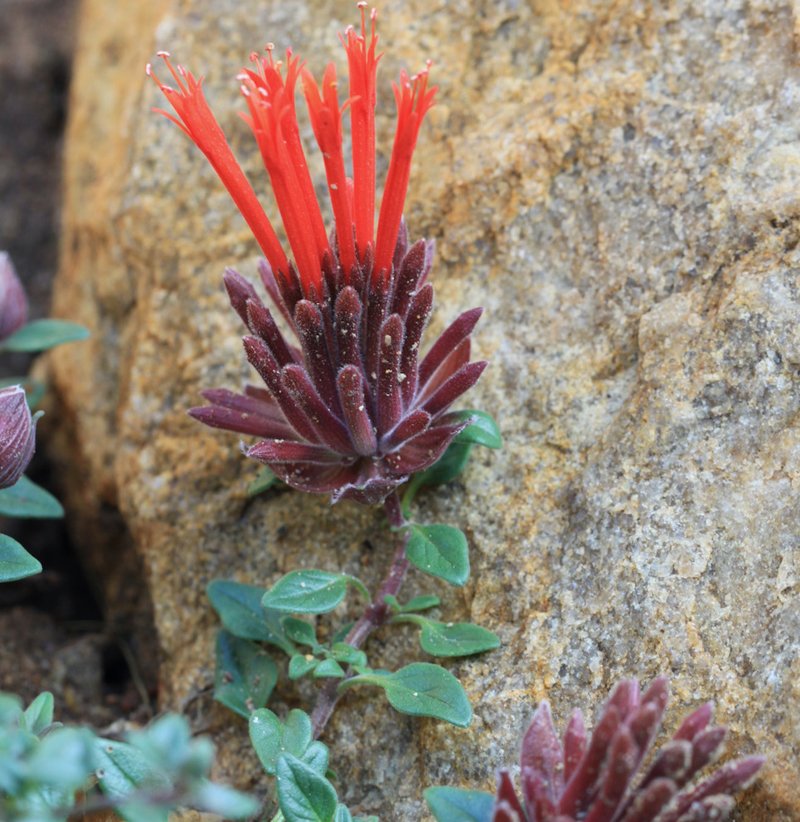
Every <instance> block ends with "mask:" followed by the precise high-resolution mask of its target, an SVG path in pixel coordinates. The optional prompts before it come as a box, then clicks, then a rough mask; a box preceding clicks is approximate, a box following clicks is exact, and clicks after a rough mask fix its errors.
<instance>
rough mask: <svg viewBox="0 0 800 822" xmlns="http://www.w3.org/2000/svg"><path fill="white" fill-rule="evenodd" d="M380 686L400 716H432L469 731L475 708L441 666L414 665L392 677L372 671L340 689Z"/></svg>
mask: <svg viewBox="0 0 800 822" xmlns="http://www.w3.org/2000/svg"><path fill="white" fill-rule="evenodd" d="M359 684H365V685H377V686H378V687H379V688H383V690H384V691H385V692H386V698H387V699H388V700H389V704H390V705H391V706H392V707H393V708H395V709H396V710H398V711H400V713H404V714H411V715H412V716H432V717H435V718H436V719H443V720H444V721H445V722H450V723H451V724H453V725H457V726H458V727H459V728H466V727H467V726H468V725H469V723H470V721H471V720H472V708H471V707H470V704H469V699H467V695H466V693H465V691H464V689H463V687H462V686H461V683H460V682H459V681H458V680H457V679H456V678H455V677H454V676H453V675H452V674H451V673H450V672H449V671H446V670H445V669H444V668H442V667H440V666H439V665H431V664H430V663H428V662H414V663H412V664H411V665H406V666H405V667H404V668H401V669H400V670H399V671H395V672H394V673H391V674H384V673H379V672H377V671H373V672H372V673H369V674H360V675H358V676H354V677H351V678H350V679H346V680H345V681H344V682H342V684H341V685H340V686H339V688H340V690H344V689H345V688H348V687H350V686H352V685H359Z"/></svg>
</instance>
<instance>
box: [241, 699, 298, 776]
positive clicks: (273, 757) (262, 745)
mask: <svg viewBox="0 0 800 822" xmlns="http://www.w3.org/2000/svg"><path fill="white" fill-rule="evenodd" d="M311 738H312V731H311V718H310V717H309V716H308V714H307V713H305V712H304V711H299V710H296V709H295V710H293V711H289V715H288V716H287V717H286V722H281V721H280V719H278V717H277V716H276V715H275V714H274V713H273V712H272V711H270V710H269V709H268V708H262V709H261V710H258V711H254V712H253V713H252V714H251V715H250V741H251V742H252V743H253V748H254V749H255V752H256V754H257V755H258V758H259V760H261V764H262V765H263V766H264V770H265V771H266V772H267V773H268V774H273V775H274V774H275V768H276V767H277V762H278V757H279V756H281V754H283V753H290V754H293V755H294V756H296V757H298V758H301V759H302V757H303V756H304V754H305V753H306V751H307V750H308V748H309V745H311Z"/></svg>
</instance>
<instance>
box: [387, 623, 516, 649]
mask: <svg viewBox="0 0 800 822" xmlns="http://www.w3.org/2000/svg"><path fill="white" fill-rule="evenodd" d="M391 621H392V622H395V623H398V622H411V623H413V624H414V625H418V626H419V627H420V628H421V629H422V631H421V633H420V636H419V644H420V645H421V646H422V650H423V651H425V652H426V653H429V654H431V656H451V657H452V656H470V655H471V654H480V653H482V652H483V651H491V650H492V649H493V648H498V647H500V640H499V639H498V638H497V636H495V634H493V633H492V632H491V631H489V630H487V629H486V628H481V626H480V625H473V624H472V623H471V622H449V623H445V622H437V621H436V620H434V619H427V618H426V617H423V616H418V615H417V614H398V615H397V616H395V617H393V618H392V620H391Z"/></svg>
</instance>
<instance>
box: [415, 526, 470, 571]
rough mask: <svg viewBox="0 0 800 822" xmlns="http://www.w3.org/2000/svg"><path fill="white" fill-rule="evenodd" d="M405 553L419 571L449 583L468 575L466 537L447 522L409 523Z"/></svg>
mask: <svg viewBox="0 0 800 822" xmlns="http://www.w3.org/2000/svg"><path fill="white" fill-rule="evenodd" d="M406 556H407V557H408V559H409V562H411V563H412V565H414V566H416V567H417V568H419V570H420V571H424V572H425V573H426V574H430V575H431V576H434V577H439V578H440V579H443V580H445V581H446V582H449V583H451V584H452V585H459V586H461V585H464V583H466V581H467V580H468V579H469V549H468V546H467V538H466V537H465V536H464V534H463V533H462V532H461V531H459V530H458V528H453V527H452V526H450V525H412V526H411V536H410V537H409V539H408V544H407V545H406Z"/></svg>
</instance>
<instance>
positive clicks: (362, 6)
mask: <svg viewBox="0 0 800 822" xmlns="http://www.w3.org/2000/svg"><path fill="white" fill-rule="evenodd" d="M368 5H369V3H367V0H359V2H358V3H356V6H357V7H358V8H360V9H365V8H366V7H367V6H368Z"/></svg>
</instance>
